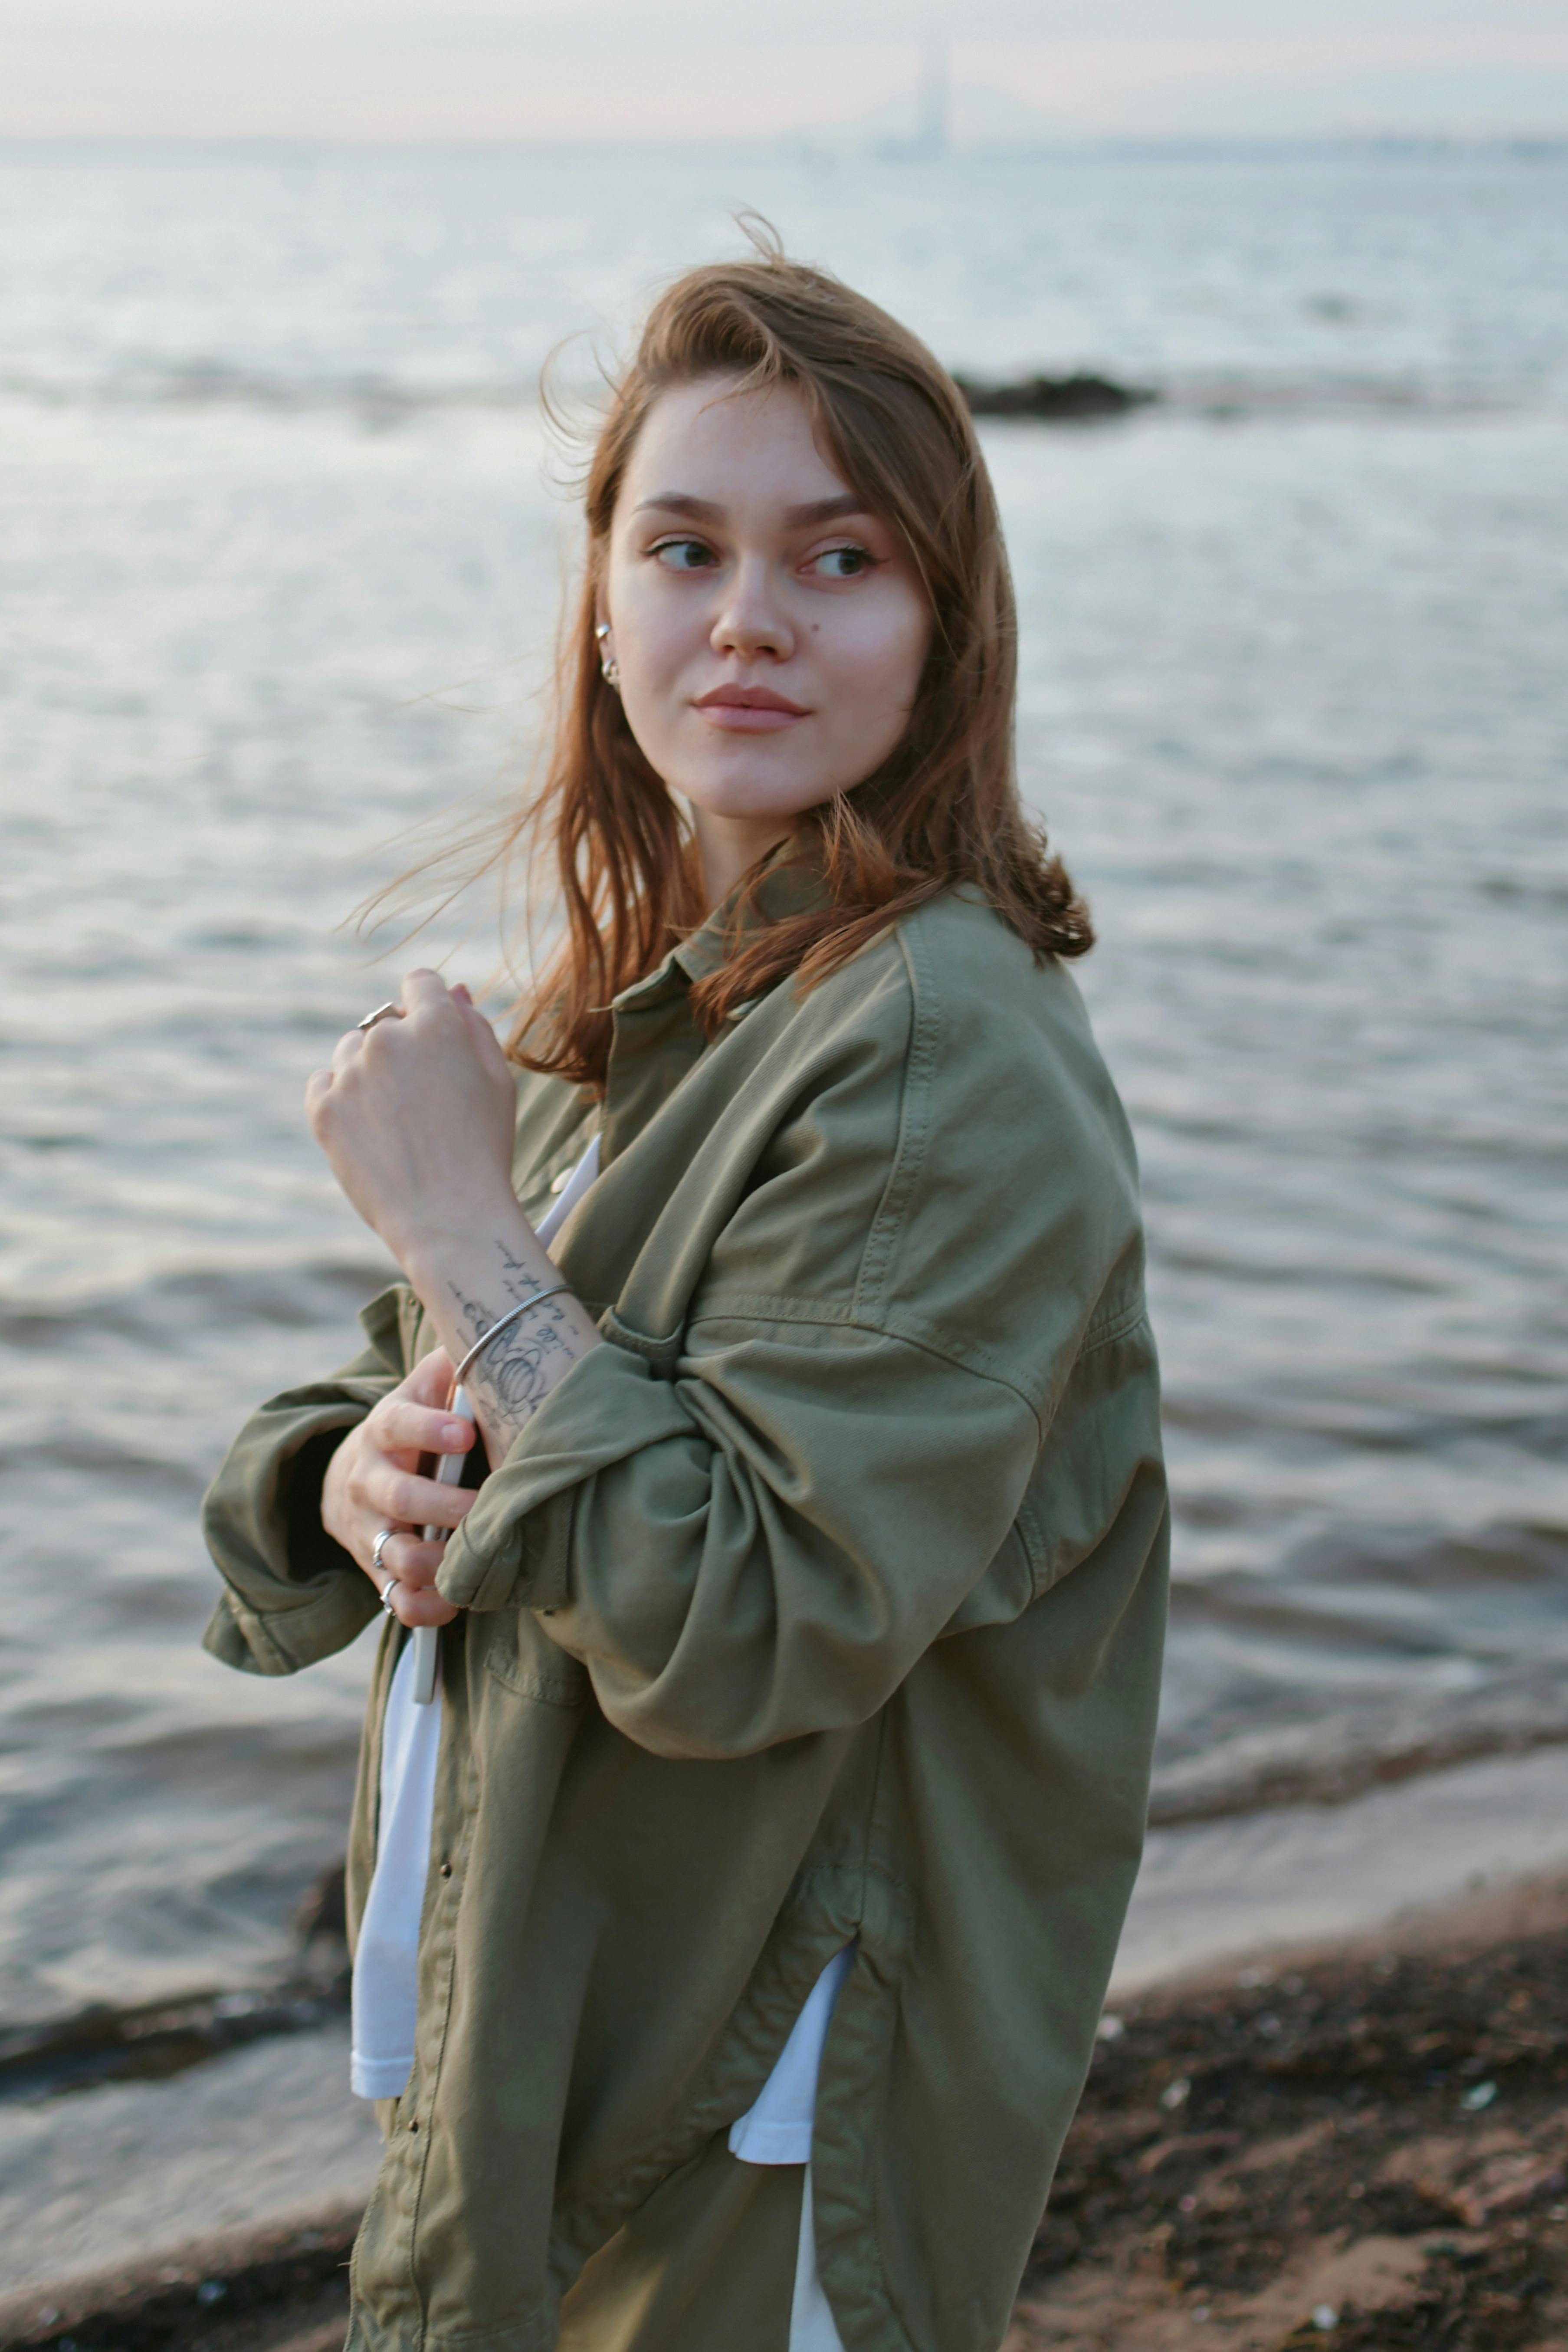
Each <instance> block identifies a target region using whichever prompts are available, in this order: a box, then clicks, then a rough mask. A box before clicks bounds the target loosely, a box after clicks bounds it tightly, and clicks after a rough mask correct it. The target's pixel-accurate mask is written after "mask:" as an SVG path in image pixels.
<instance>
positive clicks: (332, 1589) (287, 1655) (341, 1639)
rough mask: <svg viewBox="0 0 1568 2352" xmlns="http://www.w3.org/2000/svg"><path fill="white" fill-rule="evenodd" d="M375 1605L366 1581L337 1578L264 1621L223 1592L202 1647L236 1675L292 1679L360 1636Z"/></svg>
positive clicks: (356, 1577)
mask: <svg viewBox="0 0 1568 2352" xmlns="http://www.w3.org/2000/svg"><path fill="white" fill-rule="evenodd" d="M380 1608H381V1601H380V1600H379V1598H378V1597H377V1594H376V1591H375V1589H374V1587H373V1586H372V1585H371V1581H370V1579H369V1578H368V1577H365V1576H361V1575H360V1574H359V1571H358V1570H355V1573H354V1575H353V1577H352V1578H350V1577H348V1576H340V1577H339V1578H338V1579H337V1580H336V1581H335V1582H334V1583H333V1584H332V1585H331V1586H329V1589H328V1590H327V1591H325V1592H320V1593H318V1594H317V1595H316V1596H315V1598H314V1599H313V1600H307V1601H303V1602H298V1603H296V1605H295V1606H294V1607H293V1608H291V1609H289V1610H287V1612H282V1613H278V1614H275V1615H272V1616H267V1617H264V1616H262V1615H260V1614H259V1613H258V1612H256V1610H254V1609H247V1608H246V1606H245V1603H244V1602H243V1601H240V1600H239V1599H238V1597H237V1596H236V1595H235V1593H233V1592H225V1593H223V1594H222V1595H221V1596H220V1598H219V1600H218V1602H217V1605H216V1607H215V1608H214V1611H213V1613H212V1615H211V1617H210V1618H209V1619H208V1621H207V1630H206V1632H205V1633H204V1634H203V1635H202V1647H203V1649H204V1650H205V1651H206V1652H207V1653H208V1654H209V1655H210V1656H212V1657H214V1658H216V1659H217V1660H218V1662H219V1664H221V1665H225V1666H233V1667H235V1670H236V1671H237V1672H238V1673H240V1674H242V1675H293V1674H298V1672H299V1669H300V1668H301V1667H302V1666H313V1665H314V1664H316V1663H317V1661H318V1660H319V1659H320V1658H329V1657H331V1656H332V1655H333V1654H334V1652H336V1651H338V1650H346V1649H347V1648H348V1646H349V1643H350V1642H352V1641H353V1640H355V1639H356V1637H357V1636H358V1635H359V1634H361V1633H363V1631H364V1629H365V1627H366V1626H367V1625H368V1624H369V1623H370V1622H371V1619H372V1618H373V1617H374V1616H375V1615H376V1614H377V1612H379V1610H380Z"/></svg>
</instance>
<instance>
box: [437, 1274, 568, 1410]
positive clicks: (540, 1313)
mask: <svg viewBox="0 0 1568 2352" xmlns="http://www.w3.org/2000/svg"><path fill="white" fill-rule="evenodd" d="M497 1247H498V1248H499V1250H500V1255H501V1265H502V1269H503V1287H504V1289H505V1291H506V1293H507V1297H506V1302H505V1305H503V1306H501V1307H490V1306H486V1304H484V1303H483V1302H482V1301H481V1300H479V1299H477V1298H470V1297H468V1296H467V1294H466V1293H465V1291H463V1290H461V1289H459V1287H458V1286H457V1285H456V1284H455V1283H452V1284H450V1285H449V1286H448V1287H449V1288H450V1290H451V1293H452V1296H453V1297H454V1299H455V1301H456V1305H457V1309H458V1312H459V1314H460V1315H461V1316H462V1318H463V1321H464V1324H465V1327H466V1328H467V1329H468V1330H469V1332H470V1333H471V1334H472V1335H473V1338H474V1339H480V1338H481V1337H482V1336H483V1334H484V1333H485V1332H486V1331H487V1330H489V1329H490V1328H491V1326H492V1325H493V1324H495V1323H497V1322H498V1321H499V1319H500V1318H501V1317H502V1316H503V1315H504V1314H505V1313H506V1312H507V1307H516V1306H517V1304H518V1302H519V1301H520V1300H522V1299H525V1298H527V1297H528V1294H529V1293H530V1291H533V1290H536V1289H538V1281H537V1279H536V1278H535V1277H534V1276H532V1275H531V1274H530V1273H529V1272H528V1269H527V1268H526V1267H524V1266H523V1265H521V1264H520V1262H519V1261H518V1260H517V1258H515V1257H514V1256H513V1255H512V1254H511V1252H510V1251H509V1250H508V1249H507V1247H506V1245H505V1244H497ZM565 1304H566V1302H565V1300H564V1299H563V1298H560V1297H556V1298H543V1299H541V1300H540V1301H539V1303H538V1307H534V1308H533V1309H532V1310H531V1311H530V1312H529V1313H528V1314H525V1315H519V1316H518V1318H517V1321H516V1322H515V1323H513V1324H511V1325H510V1326H509V1327H508V1328H507V1329H506V1330H505V1331H503V1332H502V1333H501V1334H500V1335H499V1337H498V1338H497V1339H496V1341H495V1343H494V1344H493V1346H491V1347H488V1348H486V1349H485V1351H484V1353H483V1355H481V1356H480V1357H479V1358H478V1359H477V1360H476V1362H475V1363H474V1364H473V1366H472V1367H471V1368H470V1370H469V1371H468V1374H467V1376H466V1385H467V1387H468V1389H469V1391H470V1392H471V1393H473V1394H474V1396H475V1398H476V1402H480V1403H482V1405H483V1407H484V1409H485V1412H486V1419H487V1420H491V1421H496V1422H500V1423H505V1424H506V1425H507V1427H508V1428H509V1429H511V1430H512V1431H513V1432H514V1433H516V1432H517V1430H519V1429H521V1428H522V1426H523V1424H524V1423H526V1422H528V1421H531V1420H532V1418H533V1416H534V1414H535V1413H536V1412H538V1409H539V1407H540V1405H541V1404H543V1402H544V1401H545V1399H546V1397H547V1396H548V1395H549V1392H550V1391H551V1389H553V1388H554V1387H555V1386H556V1385H557V1383H558V1382H559V1381H560V1380H561V1378H562V1377H563V1376H564V1374H565V1372H566V1370H567V1367H568V1366H569V1365H570V1364H571V1363H572V1362H574V1361H575V1360H576V1358H577V1356H578V1354H579V1352H580V1350H579V1349H576V1348H574V1347H573V1346H572V1345H571V1338H570V1330H569V1328H568V1324H567V1318H566V1315H565V1312H564V1307H565Z"/></svg>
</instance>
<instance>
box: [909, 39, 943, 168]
mask: <svg viewBox="0 0 1568 2352" xmlns="http://www.w3.org/2000/svg"><path fill="white" fill-rule="evenodd" d="M950 96H951V93H950V90H949V87H948V79H947V50H946V44H945V43H943V42H941V41H937V42H935V43H933V45H932V47H930V48H929V49H928V50H927V51H926V53H925V70H924V72H923V73H922V74H921V77H920V98H919V110H918V114H917V116H916V121H915V137H914V139H913V140H912V141H911V142H910V152H911V153H912V154H914V155H917V156H920V157H922V158H923V159H924V158H926V157H932V158H935V157H936V156H938V155H946V152H947V145H948V136H949V128H950V123H949V117H950V112H951V107H950Z"/></svg>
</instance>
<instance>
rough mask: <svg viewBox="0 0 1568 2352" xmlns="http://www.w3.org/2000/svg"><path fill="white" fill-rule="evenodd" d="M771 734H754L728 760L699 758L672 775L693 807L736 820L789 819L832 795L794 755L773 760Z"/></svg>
mask: <svg viewBox="0 0 1568 2352" xmlns="http://www.w3.org/2000/svg"><path fill="white" fill-rule="evenodd" d="M767 745H768V738H767V737H766V736H763V737H754V738H753V739H752V740H751V742H750V743H749V744H748V745H747V747H746V748H745V749H744V750H742V749H741V748H739V747H738V746H737V749H736V751H735V752H734V753H733V754H732V755H731V756H729V757H727V758H725V759H723V760H717V761H702V762H701V763H700V765H699V764H698V763H696V762H694V763H693V766H692V768H691V769H690V770H688V771H687V772H685V773H684V774H681V775H678V776H676V777H674V778H673V779H671V780H670V781H672V782H673V783H674V789H675V790H676V791H677V792H678V793H681V794H682V795H683V797H684V798H685V799H686V800H688V801H689V802H690V803H691V804H692V806H693V807H694V808H698V809H702V810H704V811H705V812H706V814H708V815H709V816H715V817H723V818H726V819H727V820H728V821H729V822H731V823H737V822H738V823H742V824H744V823H748V822H750V823H765V822H775V821H776V822H779V823H780V824H784V823H788V822H789V820H790V819H792V818H794V817H796V816H798V815H799V814H800V812H801V811H802V810H803V809H808V808H812V807H814V806H815V805H816V803H818V802H819V801H825V800H827V799H829V798H830V797H831V793H832V791H833V787H832V785H831V784H829V785H827V786H826V787H825V788H824V786H823V784H822V782H821V778H820V777H818V776H810V775H803V774H801V773H800V768H799V765H798V764H797V763H796V762H793V761H781V760H776V759H775V760H769V759H768V756H767Z"/></svg>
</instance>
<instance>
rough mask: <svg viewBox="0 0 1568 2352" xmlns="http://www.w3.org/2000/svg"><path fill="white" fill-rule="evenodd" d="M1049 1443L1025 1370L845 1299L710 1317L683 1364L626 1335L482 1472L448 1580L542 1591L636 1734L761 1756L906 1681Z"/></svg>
mask: <svg viewBox="0 0 1568 2352" xmlns="http://www.w3.org/2000/svg"><path fill="white" fill-rule="evenodd" d="M1040 1442H1041V1432H1040V1423H1039V1421H1038V1419H1037V1416H1036V1414H1035V1412H1034V1411H1033V1409H1032V1407H1031V1406H1030V1403H1029V1402H1028V1401H1027V1400H1026V1399H1025V1398H1024V1397H1023V1396H1022V1395H1021V1394H1020V1393H1019V1391H1016V1390H1014V1389H1013V1388H1011V1387H1010V1386H1009V1384H1008V1383H1007V1382H1006V1381H1001V1380H998V1379H995V1378H992V1377H989V1376H988V1375H986V1374H983V1373H978V1372H976V1371H974V1370H969V1369H967V1368H965V1367H962V1366H960V1365H957V1364H956V1363H954V1362H953V1361H951V1360H948V1359H946V1358H945V1357H944V1356H943V1355H942V1354H940V1353H938V1352H936V1350H934V1349H928V1348H925V1347H921V1346H918V1345H916V1344H915V1343H913V1342H911V1341H910V1340H907V1339H900V1338H894V1337H890V1336H888V1335H887V1334H886V1333H884V1332H883V1331H880V1330H876V1329H868V1328H862V1327H860V1326H857V1325H854V1324H852V1323H849V1322H845V1321H841V1320H824V1321H812V1320H810V1319H808V1318H807V1317H806V1316H805V1315H804V1313H803V1316H802V1319H800V1321H790V1320H788V1319H778V1318H774V1319H768V1320H766V1321H762V1320H758V1321H753V1320H750V1319H748V1318H724V1319H722V1320H720V1319H714V1320H709V1321H703V1322H698V1323H695V1324H694V1325H693V1326H692V1328H691V1329H690V1331H689V1332H688V1334H687V1340H686V1353H685V1355H684V1356H683V1358H682V1360H681V1361H680V1364H679V1366H678V1368H677V1370H676V1375H675V1377H674V1379H666V1378H662V1377H660V1376H659V1374H658V1373H656V1372H655V1371H654V1370H652V1369H651V1367H650V1366H649V1365H648V1364H647V1363H646V1362H645V1361H644V1360H643V1359H642V1358H641V1357H640V1356H638V1355H636V1354H634V1353H633V1352H632V1351H631V1350H630V1349H624V1348H622V1347H620V1346H617V1345H615V1344H613V1343H612V1344H610V1345H607V1346H604V1347H601V1348H598V1349H593V1350H592V1351H591V1353H590V1354H588V1355H587V1356H585V1357H584V1358H582V1359H581V1360H580V1362H579V1363H577V1364H576V1365H575V1366H574V1367H573V1368H572V1370H571V1371H570V1373H569V1374H568V1375H567V1377H566V1379H565V1380H564V1381H562V1382H561V1383H560V1385H559V1387H558V1388H557V1389H556V1390H555V1391H553V1392H552V1393H551V1395H550V1396H549V1398H548V1399H547V1400H546V1402H545V1403H544V1405H543V1406H542V1407H541V1409H540V1411H539V1412H538V1414H537V1415H536V1416H535V1418H534V1419H533V1420H532V1421H531V1422H530V1423H528V1427H527V1429H526V1430H524V1432H523V1433H522V1434H521V1435H520V1436H519V1438H518V1439H517V1443H516V1444H515V1445H514V1446H513V1448H512V1450H511V1452H510V1454H508V1455H507V1460H506V1461H505V1463H504V1464H502V1465H501V1466H500V1467H499V1468H498V1469H497V1471H496V1472H495V1474H494V1475H492V1476H491V1477H490V1478H489V1480H488V1481H487V1482H486V1485H485V1486H484V1487H483V1488H482V1489H481V1490H480V1495H479V1499H478V1501H477V1502H476V1505H475V1507H474V1509H473V1511H472V1512H471V1513H470V1515H469V1517H468V1518H467V1519H466V1521H465V1523H464V1526H463V1528H461V1529H460V1530H459V1532H458V1534H457V1535H456V1536H455V1538H454V1539H453V1542H452V1544H451V1546H450V1547H449V1549H448V1553H447V1558H446V1560H445V1563H444V1566H443V1569H442V1572H441V1579H440V1582H441V1588H442V1591H444V1593H445V1595H446V1597H447V1598H448V1599H449V1600H451V1601H456V1602H458V1603H460V1604H462V1605H464V1606H466V1607H469V1608H475V1609H486V1608H488V1609H497V1608H502V1607H506V1606H509V1605H516V1606H520V1607H527V1608H531V1609H534V1610H537V1611H538V1612H540V1614H541V1618H542V1619H543V1622H544V1630H545V1631H546V1632H547V1633H549V1635H550V1636H551V1638H552V1639H553V1640H554V1641H555V1642H557V1643H559V1645H560V1646H561V1647H562V1648H563V1649H565V1650H567V1651H569V1652H570V1654H572V1655H574V1656H575V1657H577V1658H579V1659H580V1660H581V1661H582V1663H583V1664H585V1665H586V1666H587V1668H588V1670H589V1673H590V1675H591V1680H592V1683H593V1686H594V1690H595V1693H596V1695H597V1696H598V1699H599V1702H600V1705H601V1706H602V1708H603V1710H604V1712H605V1714H606V1716H607V1717H609V1718H610V1720H611V1721H612V1722H613V1723H614V1724H615V1725H616V1726H617V1727H618V1728H620V1729H621V1730H622V1731H623V1732H625V1733H626V1734H627V1736H628V1737H629V1738H632V1739H635V1740H636V1741H638V1743H639V1744H640V1745H642V1746H643V1747H646V1748H652V1749H653V1750H655V1751H656V1752H658V1753H661V1754H667V1755H671V1756H689V1757H725V1756H736V1755H742V1754H746V1753H748V1752H752V1751H754V1750H756V1749H758V1748H764V1747H767V1746H769V1745H771V1744H773V1743H774V1742H777V1741H779V1740H785V1739H790V1738H798V1737H799V1736H800V1735H801V1734H803V1733H807V1732H814V1731H823V1730H830V1729H834V1728H840V1727H848V1726H851V1725H853V1724H856V1723H861V1722H863V1721H864V1720H866V1718H867V1717H870V1716H872V1715H873V1714H874V1713H875V1712H876V1711H877V1709H878V1708H879V1707H881V1706H883V1704H884V1703H885V1702H886V1700H887V1699H888V1698H889V1697H890V1696H891V1695H892V1693H893V1692H894V1690H895V1689H896V1688H897V1686H898V1685H899V1684H900V1683H901V1682H902V1681H903V1680H904V1677H905V1676H906V1675H908V1674H909V1672H910V1671H911V1669H912V1668H913V1667H914V1665H915V1664H916V1662H917V1661H918V1659H919V1658H920V1656H921V1655H922V1654H923V1653H924V1652H925V1649H926V1648H927V1647H928V1646H929V1645H930V1643H932V1642H933V1641H934V1640H936V1637H937V1635H938V1634H939V1633H940V1632H941V1630H942V1628H943V1626H944V1625H945V1624H946V1622H947V1621H948V1619H949V1618H950V1617H951V1616H952V1615H953V1614H954V1612H955V1611H956V1609H957V1608H958V1607H959V1605H960V1604H961V1603H962V1601H964V1599H965V1597H966V1595H967V1593H968V1592H969V1591H970V1590H971V1589H972V1588H973V1587H974V1585H975V1584H976V1583H977V1581H978V1580H979V1579H980V1578H981V1577H982V1576H983V1575H984V1574H985V1572H986V1570H987V1569H988V1566H989V1565H990V1563H991V1561H992V1560H993V1559H994V1557H995V1556H996V1555H997V1553H998V1549H999V1548H1000V1547H1001V1546H1002V1545H1003V1544H1004V1542H1005V1541H1006V1539H1007V1537H1008V1534H1009V1528H1011V1527H1012V1525H1013V1522H1014V1520H1015V1518H1016V1517H1017V1515H1018V1511H1019V1502H1020V1500H1021V1498H1022V1496H1023V1493H1024V1490H1025V1487H1026V1486H1027V1484H1028V1482H1029V1479H1030V1474H1031V1472H1032V1470H1033V1467H1034V1465H1035V1462H1036V1459H1037V1457H1038V1454H1039V1451H1040ZM1026 1599H1027V1595H1024V1594H1020V1598H1019V1605H1020V1606H1022V1605H1023V1602H1024V1601H1025V1600H1026Z"/></svg>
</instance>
